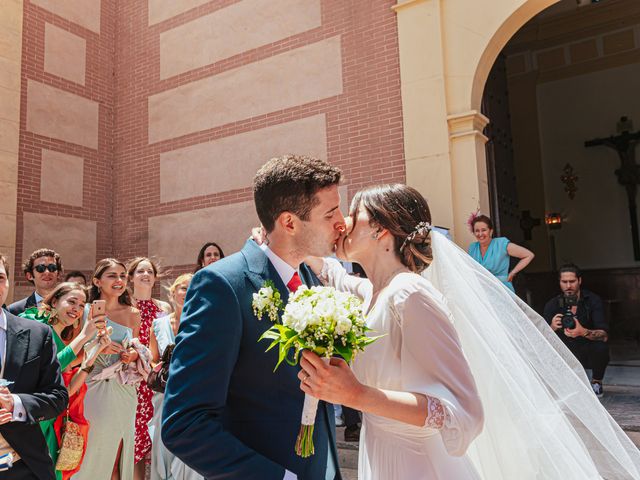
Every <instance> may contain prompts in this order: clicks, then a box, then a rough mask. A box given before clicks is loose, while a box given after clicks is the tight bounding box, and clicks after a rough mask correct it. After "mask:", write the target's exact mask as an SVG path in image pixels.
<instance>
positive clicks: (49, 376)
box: [0, 254, 69, 480]
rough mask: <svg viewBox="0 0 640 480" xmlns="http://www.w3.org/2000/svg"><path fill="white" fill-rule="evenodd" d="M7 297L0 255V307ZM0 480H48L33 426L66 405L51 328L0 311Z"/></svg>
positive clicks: (47, 463)
mask: <svg viewBox="0 0 640 480" xmlns="http://www.w3.org/2000/svg"><path fill="white" fill-rule="evenodd" d="M8 292H9V267H8V265H7V260H6V258H5V257H4V256H3V255H2V254H0V304H3V303H4V301H5V300H6V298H7V294H8ZM0 378H2V379H3V380H4V381H6V382H5V383H7V384H8V385H7V386H2V387H0V478H2V479H6V480H31V479H33V480H54V479H55V473H54V469H53V462H52V460H51V457H50V455H49V450H48V448H47V444H46V443H45V441H44V437H43V436H42V431H41V430H40V426H39V425H38V423H39V422H41V421H43V420H48V419H50V418H55V417H57V416H58V415H60V413H62V412H63V411H64V409H65V408H66V406H67V403H68V401H69V396H68V394H67V389H66V388H65V386H64V383H63V382H62V377H61V375H60V364H59V363H58V359H57V357H56V350H55V346H54V343H53V338H52V335H51V329H50V328H49V327H48V326H47V325H44V324H42V323H40V322H34V321H33V320H27V319H24V318H19V317H16V316H14V315H13V314H11V313H10V312H8V311H6V310H4V309H0Z"/></svg>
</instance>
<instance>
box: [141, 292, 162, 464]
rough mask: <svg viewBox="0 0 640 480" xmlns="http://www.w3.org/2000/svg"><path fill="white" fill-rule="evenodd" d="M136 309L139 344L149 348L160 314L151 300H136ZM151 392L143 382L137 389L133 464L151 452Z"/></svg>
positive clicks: (159, 310)
mask: <svg viewBox="0 0 640 480" xmlns="http://www.w3.org/2000/svg"><path fill="white" fill-rule="evenodd" d="M137 308H138V310H139V311H140V334H139V336H138V338H139V339H140V343H142V344H143V345H144V346H145V347H147V348H148V347H149V335H150V332H151V324H152V323H153V320H154V319H155V318H157V316H158V314H159V313H161V312H162V310H161V309H160V307H158V306H157V305H156V304H155V302H154V301H153V300H138V304H137ZM152 397H153V391H152V390H151V389H150V388H149V387H148V386H147V382H145V381H143V382H142V383H141V384H140V386H139V387H138V407H137V409H136V436H135V441H136V446H135V454H134V462H135V463H138V462H140V461H141V460H143V459H144V458H145V457H146V456H147V454H148V453H149V452H150V451H151V437H150V436H149V421H150V420H151V417H153V405H152V403H151V399H152Z"/></svg>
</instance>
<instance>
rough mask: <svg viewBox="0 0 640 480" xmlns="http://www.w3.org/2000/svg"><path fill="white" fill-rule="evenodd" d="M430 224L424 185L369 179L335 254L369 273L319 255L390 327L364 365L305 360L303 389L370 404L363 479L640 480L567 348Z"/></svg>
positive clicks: (371, 314)
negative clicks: (355, 272)
mask: <svg viewBox="0 0 640 480" xmlns="http://www.w3.org/2000/svg"><path fill="white" fill-rule="evenodd" d="M430 222H431V217H430V213H429V207H428V205H427V202H426V200H425V199H424V198H423V197H422V196H421V195H420V193H418V192H417V191H416V190H415V189H413V188H411V187H408V186H405V185H385V186H379V187H373V188H369V189H366V190H363V191H360V192H358V193H357V194H356V196H355V198H354V199H353V202H352V205H351V211H350V214H349V218H348V219H347V228H346V232H345V234H344V235H343V236H342V238H341V239H340V241H339V242H338V248H337V252H336V253H337V256H338V257H339V258H341V259H344V260H347V261H353V262H357V263H359V264H360V265H362V267H363V268H364V270H365V272H366V274H367V277H368V279H360V278H356V277H353V276H350V275H347V273H346V272H345V270H344V269H343V268H342V267H341V265H340V263H339V262H337V261H335V260H332V259H317V258H316V259H309V260H308V261H307V263H308V264H309V265H310V266H311V267H312V268H313V269H314V271H315V272H316V274H318V276H319V277H320V279H321V280H322V281H323V282H324V283H325V284H328V285H332V286H334V287H336V288H337V289H339V290H345V291H349V292H352V293H354V294H356V295H358V296H359V297H360V298H362V299H363V301H364V311H365V312H366V318H367V325H368V326H369V327H371V328H372V329H373V330H374V331H375V332H374V334H375V335H380V334H383V335H384V336H383V337H382V338H380V339H378V340H377V341H376V342H375V343H373V344H372V345H370V346H369V347H368V348H367V350H366V351H365V352H363V353H362V354H360V355H359V356H358V357H357V358H356V359H355V361H354V362H353V365H352V368H350V367H349V366H348V365H347V364H346V363H345V362H344V361H343V360H341V359H337V358H333V359H331V363H330V364H329V365H327V364H325V363H324V362H322V361H321V360H320V358H319V357H317V356H316V355H315V354H313V353H311V352H307V351H305V352H303V358H302V360H301V367H302V369H301V371H300V374H299V378H300V380H301V389H302V390H303V391H304V392H305V393H309V394H311V395H313V396H316V397H319V398H320V399H322V400H326V401H328V402H331V403H335V404H342V405H346V406H349V407H352V408H355V409H357V410H360V411H362V412H363V422H362V423H363V426H362V432H361V438H360V455H359V478H360V479H361V480H395V479H398V480H404V479H411V480H420V479H424V480H427V479H429V480H431V479H446V480H467V479H486V480H489V479H490V480H500V479H503V480H511V479H514V478H518V479H519V480H527V479H562V480H584V479H600V478H605V479H611V480H613V479H640V453H639V452H638V450H637V449H636V448H635V446H634V445H633V444H632V443H631V441H630V440H629V439H628V437H627V436H626V435H625V434H624V432H623V431H622V430H621V429H620V427H619V426H618V425H617V424H616V423H615V422H614V421H613V419H612V418H611V417H610V416H609V414H608V413H607V412H606V410H605V409H604V408H603V407H602V406H601V405H600V402H599V401H598V400H597V398H596V397H595V395H594V394H593V392H592V390H591V388H590V386H589V383H588V380H587V378H586V376H585V374H584V370H583V369H582V367H581V366H580V364H579V363H578V362H577V360H576V359H575V358H574V357H573V356H572V355H571V353H570V352H569V350H567V349H566V348H565V347H564V345H563V344H562V343H561V342H560V341H559V340H558V338H557V337H556V336H555V335H554V334H553V332H552V331H551V330H550V329H549V327H548V326H547V324H546V322H544V320H542V319H541V318H540V317H539V316H538V315H537V314H536V313H535V312H533V311H532V310H531V309H530V308H529V307H528V306H527V305H526V304H525V303H524V302H522V301H521V300H520V299H518V298H517V297H516V296H515V295H514V294H512V293H510V292H508V291H507V290H506V289H505V288H504V287H503V286H502V285H501V284H500V282H499V281H498V280H496V279H495V278H494V277H493V276H492V275H491V274H490V273H488V272H487V271H485V270H484V269H483V268H481V267H479V266H478V265H477V264H476V263H475V262H474V261H473V260H472V259H470V258H468V256H467V255H466V254H465V253H464V252H463V251H462V250H460V249H459V248H458V247H456V246H455V245H454V244H453V243H451V242H449V241H448V240H447V239H446V238H445V237H444V236H442V235H440V234H438V233H436V232H431V228H430ZM432 251H433V255H432ZM432 259H433V263H432V264H431V261H432ZM430 264H431V265H430ZM427 267H428V268H427ZM420 273H422V275H420Z"/></svg>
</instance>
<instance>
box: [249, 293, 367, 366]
mask: <svg viewBox="0 0 640 480" xmlns="http://www.w3.org/2000/svg"><path fill="white" fill-rule="evenodd" d="M265 287H266V288H270V287H269V286H267V285H265ZM261 291H262V289H261ZM266 294H269V292H268V291H267V292H265V295H262V296H261V298H262V297H264V296H266ZM256 307H258V308H257V309H256ZM269 309H271V310H273V305H269V304H261V305H256V304H255V303H254V310H257V312H258V313H260V311H261V310H264V311H268V310H269ZM272 320H273V318H272ZM281 320H282V323H277V321H275V323H274V325H273V326H272V327H271V328H270V329H269V330H267V331H266V332H265V333H264V334H263V335H262V337H260V340H263V339H268V340H271V344H270V345H269V347H268V348H267V351H269V350H271V349H273V348H275V347H276V346H277V347H278V363H277V364H276V367H275V369H277V368H278V367H279V366H280V364H281V363H282V362H283V361H286V362H287V363H288V364H290V365H296V364H297V363H298V361H299V359H300V352H301V351H302V350H311V351H313V352H315V353H317V354H318V355H320V356H322V357H331V356H334V355H339V356H341V357H342V358H344V359H345V360H346V361H347V362H351V361H352V360H353V358H354V356H355V355H356V354H357V353H358V352H360V351H363V350H364V348H365V347H366V346H367V345H369V344H371V343H372V342H374V341H375V340H376V339H377V338H378V337H367V336H366V332H368V331H370V329H369V328H367V327H366V326H365V323H364V316H363V313H362V302H361V301H360V299H359V298H358V297H356V296H355V295H351V294H349V293H343V292H339V291H337V290H335V289H334V288H332V287H311V288H308V287H306V286H304V285H303V286H301V287H300V288H299V289H298V290H297V291H296V292H295V293H294V294H292V295H291V296H290V297H289V301H288V303H287V305H286V307H285V308H284V311H283V314H282V319H281ZM291 351H293V355H291ZM275 369H274V370H275Z"/></svg>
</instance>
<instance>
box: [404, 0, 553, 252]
mask: <svg viewBox="0 0 640 480" xmlns="http://www.w3.org/2000/svg"><path fill="white" fill-rule="evenodd" d="M558 1H559V0H486V1H484V2H469V1H467V0H446V1H442V0H398V4H397V5H396V6H395V7H394V10H395V11H396V13H397V18H398V38H399V45H400V76H401V89H402V99H403V101H402V103H403V121H404V138H405V140H404V141H405V159H406V172H407V183H408V184H409V185H412V186H414V187H416V188H417V189H418V190H420V191H421V192H422V193H423V194H424V195H425V196H426V197H427V199H428V200H429V202H430V205H431V208H432V213H433V216H434V219H435V223H436V224H439V225H442V226H445V227H447V228H450V229H451V231H452V232H453V236H454V238H455V240H456V242H457V243H459V244H462V245H466V244H467V243H468V242H469V241H471V240H472V237H471V234H470V232H469V231H468V230H467V228H466V219H467V217H468V215H469V213H470V212H472V211H474V210H475V209H476V208H478V207H480V208H481V209H482V210H484V211H489V195H488V185H487V169H486V156H485V149H484V144H485V142H486V140H487V139H486V137H485V136H484V135H483V134H482V130H483V128H484V126H485V125H486V124H487V122H488V121H489V119H487V118H486V117H485V116H483V115H482V114H481V113H480V103H481V100H482V93H483V90H484V85H485V82H486V80H487V76H488V74H489V71H490V70H491V67H492V65H493V63H494V61H495V59H496V57H497V55H498V53H499V52H500V51H501V50H502V48H503V47H504V46H505V45H506V43H507V42H508V41H509V39H510V38H511V37H512V36H513V35H514V34H515V33H516V32H517V31H518V30H519V29H520V28H521V27H522V26H523V25H524V24H525V23H527V22H528V21H529V20H530V19H531V18H533V17H534V16H535V15H537V14H538V13H540V12H541V11H542V10H544V9H546V8H547V7H549V6H551V5H552V4H554V3H557V2H558Z"/></svg>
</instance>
